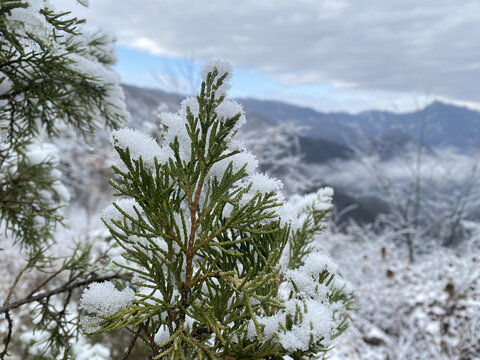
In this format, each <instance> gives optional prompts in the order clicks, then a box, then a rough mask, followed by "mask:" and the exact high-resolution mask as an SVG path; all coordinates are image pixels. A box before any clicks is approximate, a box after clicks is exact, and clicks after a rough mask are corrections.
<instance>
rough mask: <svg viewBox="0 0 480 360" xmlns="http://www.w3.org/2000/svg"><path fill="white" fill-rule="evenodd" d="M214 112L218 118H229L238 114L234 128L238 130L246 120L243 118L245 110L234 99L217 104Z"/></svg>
mask: <svg viewBox="0 0 480 360" xmlns="http://www.w3.org/2000/svg"><path fill="white" fill-rule="evenodd" d="M215 112H216V113H217V116H218V117H219V119H220V120H226V119H230V118H233V117H235V116H237V115H238V114H240V118H239V119H238V122H237V124H236V126H235V130H238V129H239V128H240V127H242V126H243V125H245V123H246V122H247V119H246V118H245V112H244V111H243V106H242V105H240V104H239V103H238V102H236V101H235V100H225V101H223V102H222V103H221V104H220V105H218V106H217V108H216V110H215Z"/></svg>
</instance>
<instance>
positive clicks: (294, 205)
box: [81, 60, 350, 359]
mask: <svg viewBox="0 0 480 360" xmlns="http://www.w3.org/2000/svg"><path fill="white" fill-rule="evenodd" d="M201 75H202V79H203V82H202V86H201V91H200V93H199V94H198V95H197V96H196V97H191V98H187V99H186V100H184V101H183V103H182V105H181V109H180V111H179V112H178V113H166V114H163V116H162V120H163V124H164V128H165V131H164V133H163V135H162V143H161V145H159V144H158V143H157V142H156V141H155V140H154V139H152V138H150V137H148V136H146V135H144V134H142V133H140V132H138V131H135V130H130V129H124V130H119V131H116V132H114V133H113V135H112V142H113V145H114V147H115V149H116V151H117V154H118V157H117V159H116V164H115V165H114V170H115V172H116V173H117V174H118V176H119V179H118V180H117V181H112V182H111V184H112V186H113V187H114V188H115V189H116V190H117V193H116V195H118V196H124V198H123V199H121V200H119V201H117V202H114V203H113V204H112V205H111V206H110V207H109V208H107V209H106V210H105V212H104V214H103V220H104V222H105V224H106V226H107V227H108V229H109V230H110V232H111V234H112V236H113V238H114V239H115V240H116V242H117V243H118V245H119V246H120V247H121V248H122V249H123V258H122V260H121V261H118V265H119V266H120V267H122V268H123V269H125V270H126V271H128V272H131V273H132V274H133V277H132V279H131V280H130V281H129V282H126V281H125V282H123V283H117V286H118V287H117V286H116V285H114V283H112V282H103V283H95V284H91V285H90V286H89V287H88V288H87V289H86V290H85V291H84V293H83V295H82V298H81V307H82V308H83V309H84V311H85V312H86V313H87V314H85V317H84V318H83V326H84V330H85V331H86V332H87V333H97V332H108V331H113V330H118V329H121V328H126V329H128V330H129V331H131V332H132V334H133V339H132V342H131V344H130V347H129V348H128V349H127V350H126V355H125V357H127V356H128V354H129V352H130V351H131V350H132V348H133V347H134V345H135V343H136V340H137V339H138V338H141V339H142V340H143V342H144V343H145V344H146V345H147V347H148V348H149V350H150V358H153V359H166V358H169V359H194V358H198V359H202V358H208V359H282V358H285V359H288V358H294V359H304V358H311V357H312V356H314V355H315V354H317V353H319V352H320V353H321V352H323V351H326V350H327V349H328V346H329V344H330V342H331V340H332V339H333V338H334V337H336V336H337V335H339V334H340V333H341V332H342V331H343V330H344V329H345V327H346V326H347V313H346V311H347V310H348V308H349V305H350V295H349V294H346V293H344V291H343V290H342V286H341V284H340V283H339V282H340V280H338V281H337V280H336V281H334V280H333V278H334V275H335V272H336V270H335V266H334V265H333V264H332V262H331V261H330V260H329V258H328V257H327V256H326V255H322V254H321V253H320V252H319V251H317V250H316V249H315V247H314V245H313V240H314V237H315V235H316V234H317V233H318V232H319V231H321V230H322V229H323V228H324V227H325V220H326V217H327V215H328V213H329V211H330V208H331V203H330V201H331V196H332V192H331V190H330V189H321V190H319V191H318V192H317V193H314V194H310V195H307V196H305V197H300V196H294V197H292V198H291V199H290V200H289V201H285V199H284V197H283V196H282V193H281V187H282V184H281V182H280V181H279V180H276V179H272V178H269V177H268V176H267V175H264V174H260V173H257V172H256V168H257V161H256V159H255V157H254V155H253V154H251V153H249V152H247V151H246V150H245V149H244V147H243V145H242V144H241V143H240V142H238V141H237V140H235V135H236V133H237V130H238V129H239V128H240V126H241V125H242V124H243V123H244V122H245V116H244V115H243V109H242V107H241V106H240V105H239V104H238V103H236V102H235V101H231V100H227V98H226V91H227V90H228V88H229V84H228V82H229V79H230V78H231V76H232V69H231V66H230V65H229V64H228V63H226V62H224V61H221V60H217V61H213V62H211V63H208V64H207V65H206V66H205V67H204V68H203V70H202V72H201Z"/></svg>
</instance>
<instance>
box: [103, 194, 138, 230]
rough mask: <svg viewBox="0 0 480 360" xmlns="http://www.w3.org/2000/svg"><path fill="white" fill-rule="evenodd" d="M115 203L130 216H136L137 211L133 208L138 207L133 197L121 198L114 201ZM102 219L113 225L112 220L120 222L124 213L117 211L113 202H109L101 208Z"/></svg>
mask: <svg viewBox="0 0 480 360" xmlns="http://www.w3.org/2000/svg"><path fill="white" fill-rule="evenodd" d="M115 204H116V205H117V206H118V207H119V208H120V209H122V210H123V211H124V212H125V213H126V214H127V215H129V216H131V217H136V215H137V213H136V212H135V208H139V206H138V205H137V204H136V202H135V200H134V199H121V200H119V201H116V202H115ZM102 219H103V220H105V221H106V222H107V223H109V224H110V225H113V222H112V220H115V221H119V222H122V221H123V219H124V215H123V214H122V213H121V212H120V211H118V209H117V208H116V207H115V206H114V205H113V204H110V205H109V206H107V207H106V208H105V209H104V210H103V213H102Z"/></svg>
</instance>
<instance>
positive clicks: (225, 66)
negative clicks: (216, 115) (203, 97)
mask: <svg viewBox="0 0 480 360" xmlns="http://www.w3.org/2000/svg"><path fill="white" fill-rule="evenodd" d="M215 69H217V70H218V75H217V78H218V77H221V76H223V75H225V73H228V75H227V76H226V77H225V80H223V84H222V85H221V86H220V87H219V88H218V89H217V91H216V93H215V97H216V98H217V99H218V98H219V97H220V96H222V95H225V94H226V93H227V91H228V90H229V89H230V83H229V82H230V80H231V78H232V74H233V67H232V65H230V63H229V62H228V61H225V60H221V59H218V60H212V61H209V62H207V63H206V64H205V65H204V66H203V68H202V70H201V72H200V76H201V77H202V80H203V81H206V80H207V76H208V74H209V73H213V72H214V70H215Z"/></svg>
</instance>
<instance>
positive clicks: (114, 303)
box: [80, 281, 135, 317]
mask: <svg viewBox="0 0 480 360" xmlns="http://www.w3.org/2000/svg"><path fill="white" fill-rule="evenodd" d="M134 300H135V292H134V291H133V290H132V289H130V288H125V289H123V290H122V291H119V290H117V289H116V288H115V285H114V284H113V283H112V282H110V281H105V282H102V283H92V284H90V285H89V286H88V287H87V288H86V289H85V290H84V291H83V294H82V297H81V299H80V308H82V309H85V310H86V311H87V312H88V313H90V314H96V315H99V316H105V317H108V316H112V315H114V314H115V313H117V312H119V311H121V310H124V309H126V308H127V307H128V306H129V305H130V304H132V303H133V301H134Z"/></svg>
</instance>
